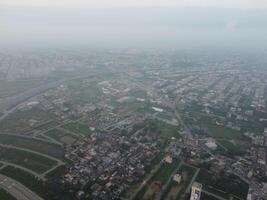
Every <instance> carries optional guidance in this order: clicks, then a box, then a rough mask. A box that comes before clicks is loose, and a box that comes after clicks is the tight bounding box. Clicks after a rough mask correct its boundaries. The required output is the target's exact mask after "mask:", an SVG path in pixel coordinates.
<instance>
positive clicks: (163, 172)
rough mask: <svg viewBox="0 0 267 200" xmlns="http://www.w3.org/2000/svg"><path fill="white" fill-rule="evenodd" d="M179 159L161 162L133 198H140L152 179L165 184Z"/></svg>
mask: <svg viewBox="0 0 267 200" xmlns="http://www.w3.org/2000/svg"><path fill="white" fill-rule="evenodd" d="M180 162H181V160H180V159H177V160H174V161H173V163H172V164H167V163H163V164H162V165H161V167H160V168H159V169H158V171H157V172H155V174H154V175H153V176H152V177H151V179H150V180H149V181H148V183H147V184H146V185H145V186H144V187H143V188H142V189H141V190H140V191H139V192H138V193H137V194H136V196H135V197H134V200H141V199H143V196H144V194H145V192H146V190H147V188H148V186H149V185H150V184H151V183H152V182H154V181H160V182H161V184H162V185H164V184H166V182H167V181H168V179H169V178H170V176H171V175H172V173H173V171H174V170H175V169H176V168H177V166H178V165H179V164H180Z"/></svg>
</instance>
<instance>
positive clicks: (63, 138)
mask: <svg viewBox="0 0 267 200" xmlns="http://www.w3.org/2000/svg"><path fill="white" fill-rule="evenodd" d="M45 135H47V136H48V137H51V138H53V139H55V140H57V141H58V142H61V143H64V144H71V143H73V142H74V141H75V140H77V139H78V137H77V136H74V135H71V134H69V133H66V132H64V131H63V130H59V129H52V130H50V131H48V132H46V133H45Z"/></svg>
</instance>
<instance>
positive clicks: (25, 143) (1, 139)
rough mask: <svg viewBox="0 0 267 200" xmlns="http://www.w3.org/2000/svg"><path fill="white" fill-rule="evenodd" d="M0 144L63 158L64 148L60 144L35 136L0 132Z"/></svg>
mask: <svg viewBox="0 0 267 200" xmlns="http://www.w3.org/2000/svg"><path fill="white" fill-rule="evenodd" d="M0 144H5V145H11V146H14V147H19V148H25V149H29V150H32V151H36V152H39V153H43V154H47V155H50V156H52V157H56V158H60V159H63V158H64V149H63V148H62V147H61V146H60V145H57V144H53V143H50V142H46V141H43V140H38V139H35V138H28V137H22V136H15V135H8V134H0Z"/></svg>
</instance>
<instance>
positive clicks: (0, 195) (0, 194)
mask: <svg viewBox="0 0 267 200" xmlns="http://www.w3.org/2000/svg"><path fill="white" fill-rule="evenodd" d="M0 199H3V200H16V199H15V197H13V196H11V195H10V194H9V193H8V192H6V191H5V190H3V189H0Z"/></svg>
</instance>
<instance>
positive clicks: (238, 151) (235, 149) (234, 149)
mask: <svg viewBox="0 0 267 200" xmlns="http://www.w3.org/2000/svg"><path fill="white" fill-rule="evenodd" d="M217 143H219V144H221V145H222V146H223V147H224V148H226V149H227V151H228V152H229V153H231V154H232V155H237V156H241V155H243V154H244V153H245V152H244V151H245V147H244V146H241V145H239V144H234V143H233V142H231V141H228V140H217Z"/></svg>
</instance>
